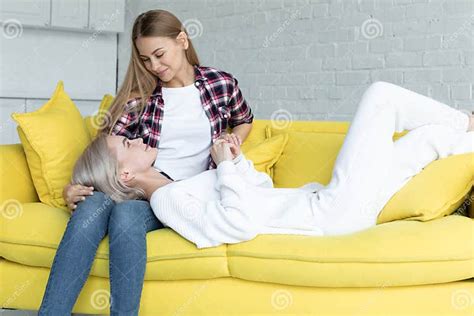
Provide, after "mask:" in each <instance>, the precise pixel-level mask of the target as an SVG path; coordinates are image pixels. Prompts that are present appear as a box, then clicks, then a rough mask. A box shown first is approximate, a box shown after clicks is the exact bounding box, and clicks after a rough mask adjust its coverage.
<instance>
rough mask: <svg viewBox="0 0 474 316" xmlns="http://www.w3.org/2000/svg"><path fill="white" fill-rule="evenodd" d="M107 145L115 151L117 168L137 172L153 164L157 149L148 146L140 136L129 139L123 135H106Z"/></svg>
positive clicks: (143, 170)
mask: <svg viewBox="0 0 474 316" xmlns="http://www.w3.org/2000/svg"><path fill="white" fill-rule="evenodd" d="M107 146H108V147H109V148H110V149H111V150H112V152H114V153H115V155H116V157H117V161H118V163H119V169H120V170H121V172H122V171H123V170H125V171H127V172H130V173H133V174H139V173H142V172H145V171H147V170H148V169H150V167H152V166H153V164H154V162H155V160H156V156H157V154H158V149H156V148H153V147H148V145H146V144H144V143H143V139H142V138H137V139H134V140H130V139H128V138H126V137H124V136H115V135H111V136H107Z"/></svg>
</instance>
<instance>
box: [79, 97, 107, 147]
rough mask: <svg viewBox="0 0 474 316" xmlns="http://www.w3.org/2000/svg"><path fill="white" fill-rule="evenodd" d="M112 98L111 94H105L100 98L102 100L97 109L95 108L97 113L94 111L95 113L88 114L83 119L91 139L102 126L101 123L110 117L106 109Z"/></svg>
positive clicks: (104, 122)
mask: <svg viewBox="0 0 474 316" xmlns="http://www.w3.org/2000/svg"><path fill="white" fill-rule="evenodd" d="M113 100H114V97H113V96H111V95H110V94H105V95H104V97H103V98H102V101H101V102H100V105H99V110H97V113H95V115H91V116H88V117H86V118H85V119H84V121H85V123H86V127H87V130H88V131H89V135H90V136H91V138H92V139H94V138H95V137H96V135H97V131H98V129H99V128H100V127H102V125H104V124H106V123H108V120H109V119H110V115H109V112H108V110H109V108H110V105H111V104H112V101H113Z"/></svg>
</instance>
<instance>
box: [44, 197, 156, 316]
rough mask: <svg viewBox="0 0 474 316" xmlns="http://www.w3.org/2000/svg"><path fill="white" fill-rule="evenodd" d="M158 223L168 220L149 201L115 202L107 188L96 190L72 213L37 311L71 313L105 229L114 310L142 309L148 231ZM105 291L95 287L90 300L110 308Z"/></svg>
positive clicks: (126, 312) (124, 312)
mask: <svg viewBox="0 0 474 316" xmlns="http://www.w3.org/2000/svg"><path fill="white" fill-rule="evenodd" d="M160 228H164V226H163V224H162V223H161V222H160V221H159V220H158V219H157V218H156V216H155V214H154V213H153V211H152V209H151V207H150V204H149V202H148V201H144V200H129V201H124V202H121V203H115V202H114V201H113V200H112V199H111V198H110V197H108V196H107V195H105V194H104V193H102V192H98V191H94V194H93V195H91V196H88V197H86V199H85V200H84V201H82V202H79V203H78V204H77V208H76V209H75V211H74V212H73V213H72V215H71V217H70V219H69V222H68V224H67V227H66V230H65V232H64V235H63V237H62V239H61V242H60V244H59V246H58V250H57V251H56V255H55V257H54V261H53V265H52V267H51V272H50V274H49V279H48V284H47V285H46V290H45V293H44V296H43V301H42V303H41V307H40V309H39V313H38V315H54V316H58V315H71V312H72V309H73V307H74V304H75V302H76V300H77V297H78V296H79V293H80V292H81V289H82V287H83V286H84V283H85V282H86V280H87V278H88V275H89V271H90V269H91V265H92V262H93V261H94V257H95V253H96V251H97V247H98V246H99V243H100V241H101V240H102V239H103V238H104V237H105V235H106V234H107V232H108V234H109V249H110V250H109V271H110V292H111V293H110V297H111V299H110V315H138V310H139V307H140V297H141V292H142V288H143V279H144V275H145V266H146V258H147V254H146V233H147V232H149V231H151V230H155V229H160ZM106 295H107V296H108V294H107V293H106ZM94 296H96V297H94ZM103 296H104V293H103V292H102V291H96V292H94V294H93V295H92V296H91V298H90V299H91V304H93V305H94V304H96V305H97V306H98V308H101V307H103V308H106V307H107V306H108V304H107V303H106V304H104V302H103V300H102V298H103ZM99 302H100V303H99ZM104 305H105V306H104Z"/></svg>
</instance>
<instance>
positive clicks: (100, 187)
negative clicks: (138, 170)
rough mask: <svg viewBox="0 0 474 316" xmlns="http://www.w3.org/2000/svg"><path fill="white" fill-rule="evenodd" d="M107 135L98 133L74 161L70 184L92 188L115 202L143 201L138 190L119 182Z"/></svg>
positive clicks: (116, 165) (115, 162)
mask: <svg viewBox="0 0 474 316" xmlns="http://www.w3.org/2000/svg"><path fill="white" fill-rule="evenodd" d="M107 136H108V135H107V134H106V133H99V134H98V135H97V136H96V138H95V139H94V140H93V141H92V142H91V143H90V144H89V146H87V148H86V149H85V150H84V152H83V153H82V155H81V156H80V157H79V159H78V160H77V161H76V164H75V166H74V170H73V173H72V181H71V182H72V183H73V184H80V185H84V186H93V187H94V190H96V191H100V192H103V193H105V194H106V195H108V196H109V197H110V198H111V199H112V200H114V201H115V202H123V201H125V200H136V199H145V192H144V191H143V190H142V189H140V188H132V187H128V186H126V185H125V184H123V183H122V182H121V181H120V178H119V164H118V160H117V158H116V155H115V153H114V152H112V151H111V150H110V149H109V147H108V145H107Z"/></svg>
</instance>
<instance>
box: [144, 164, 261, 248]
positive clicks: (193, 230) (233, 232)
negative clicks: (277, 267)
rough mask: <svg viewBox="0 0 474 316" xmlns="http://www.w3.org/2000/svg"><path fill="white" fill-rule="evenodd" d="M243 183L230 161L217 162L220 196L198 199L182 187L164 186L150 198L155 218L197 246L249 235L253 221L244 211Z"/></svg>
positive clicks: (206, 245) (254, 232)
mask: <svg viewBox="0 0 474 316" xmlns="http://www.w3.org/2000/svg"><path fill="white" fill-rule="evenodd" d="M246 187H247V184H246V183H245V182H244V181H243V179H242V177H240V176H239V174H238V173H237V169H236V166H235V165H234V163H233V162H232V161H223V162H221V163H220V164H219V165H218V166H217V183H216V188H217V189H218V190H219V191H220V195H221V199H220V200H213V201H208V202H206V201H202V200H200V199H198V198H196V197H194V196H193V195H191V194H189V193H187V192H186V190H185V188H181V187H179V186H176V187H172V186H171V187H169V188H166V187H164V188H163V189H161V190H160V191H159V192H158V194H157V195H156V197H155V198H153V199H152V201H151V206H152V208H153V211H154V212H155V215H156V216H157V218H158V219H159V220H160V221H162V222H163V224H165V225H167V226H168V227H170V228H172V229H173V230H174V231H176V232H177V233H178V234H180V235H181V236H183V237H184V238H186V239H187V240H189V241H191V242H193V243H195V244H196V246H197V247H198V248H206V247H214V246H218V245H220V244H222V243H237V242H241V241H246V240H250V239H253V238H254V237H255V236H256V235H257V233H256V228H255V226H256V224H255V222H254V221H253V220H252V219H251V218H250V217H249V215H248V214H247V213H246V212H245V209H244V205H243V203H242V200H243V199H242V198H243V196H244V195H245V191H246Z"/></svg>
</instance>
